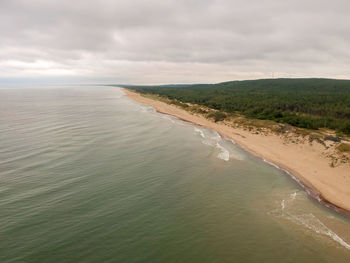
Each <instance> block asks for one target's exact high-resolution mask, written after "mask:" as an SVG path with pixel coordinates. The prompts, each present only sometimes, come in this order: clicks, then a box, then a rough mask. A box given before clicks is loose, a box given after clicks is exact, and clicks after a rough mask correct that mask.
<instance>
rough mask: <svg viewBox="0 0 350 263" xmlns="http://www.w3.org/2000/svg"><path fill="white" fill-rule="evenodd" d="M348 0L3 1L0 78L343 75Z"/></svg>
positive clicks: (349, 38)
mask: <svg viewBox="0 0 350 263" xmlns="http://www.w3.org/2000/svg"><path fill="white" fill-rule="evenodd" d="M349 9H350V2H348V1H345V0H335V1H332V2H330V1H324V0H306V1H298V0H293V1H292V0H283V1H276V0H265V1H261V0H259V1H258V0H250V1H247V0H245V1H243V0H231V1H228V0H221V1H220V0H177V1H170V0H162V1H159V0H158V1H156V0H147V1H146V0H129V1H124V0H117V1H115V0H114V1H113V0H110V1H109V0H99V1H97V0H95V1H92V0H81V1H78V0H75V1H53V0H31V1H27V0H2V1H1V2H0V36H1V37H0V40H1V41H0V77H32V76H36V77H60V76H61V77H67V76H74V77H81V78H89V79H93V78H97V77H98V78H99V79H101V78H106V79H108V80H109V81H110V80H111V79H112V80H115V81H116V82H118V81H124V82H129V83H157V82H216V81H225V80H232V79H246V78H261V77H271V74H272V73H273V72H275V76H280V77H289V76H290V77H306V76H315V77H338V78H350V67H349V65H350V51H349V48H348V47H349V46H350V35H349V33H348V32H350V23H349V22H348V11H349Z"/></svg>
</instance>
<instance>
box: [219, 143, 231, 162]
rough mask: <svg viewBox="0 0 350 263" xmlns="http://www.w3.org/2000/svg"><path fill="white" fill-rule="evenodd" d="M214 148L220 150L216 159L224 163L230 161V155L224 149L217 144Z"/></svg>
mask: <svg viewBox="0 0 350 263" xmlns="http://www.w3.org/2000/svg"><path fill="white" fill-rule="evenodd" d="M216 148H218V149H220V153H219V154H218V158H219V159H222V160H224V161H226V162H227V161H229V160H230V153H229V151H228V150H226V149H225V148H224V147H222V146H221V145H220V144H219V143H216Z"/></svg>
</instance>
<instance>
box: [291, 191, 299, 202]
mask: <svg viewBox="0 0 350 263" xmlns="http://www.w3.org/2000/svg"><path fill="white" fill-rule="evenodd" d="M296 196H297V192H294V193H293V194H290V199H292V200H294V199H295V197H296Z"/></svg>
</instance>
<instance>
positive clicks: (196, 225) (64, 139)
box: [0, 87, 350, 263]
mask: <svg viewBox="0 0 350 263" xmlns="http://www.w3.org/2000/svg"><path fill="white" fill-rule="evenodd" d="M349 244H350V222H349V220H348V219H345V218H342V217H341V216H338V215H336V214H334V213H332V212H330V211H328V210H326V209H324V208H323V207H321V206H319V205H318V204H316V203H314V202H313V201H310V200H309V199H308V198H307V197H306V195H305V193H304V192H303V191H302V189H301V188H300V187H299V186H298V185H297V184H296V183H295V182H294V181H292V180H291V179H290V178H289V177H288V176H287V175H286V174H284V173H283V172H281V171H279V170H278V169H276V168H274V167H272V166H271V165H269V164H267V163H264V162H263V161H261V160H259V159H257V158H255V157H253V156H250V155H248V154H246V153H245V152H243V151H242V150H241V149H240V148H238V147H237V146H236V145H235V144H234V143H233V142H231V141H229V140H225V139H222V138H220V136H219V135H218V134H217V133H215V132H213V131H210V130H206V129H203V128H198V127H195V126H192V125H191V124H188V123H184V122H182V121H179V120H176V119H175V118H172V117H169V116H165V115H161V114H159V113H156V112H154V110H152V109H151V108H149V107H147V106H143V105H140V104H137V103H135V102H133V101H130V100H129V99H128V98H125V97H124V96H123V94H122V92H121V91H120V90H119V89H117V88H110V87H45V88H18V87H17V88H14V87H11V88H4V87H3V88H1V89H0V262H318V263H319V262H347V263H348V262H350V246H349Z"/></svg>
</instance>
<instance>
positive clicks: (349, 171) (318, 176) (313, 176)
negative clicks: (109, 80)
mask: <svg viewBox="0 0 350 263" xmlns="http://www.w3.org/2000/svg"><path fill="white" fill-rule="evenodd" d="M122 90H123V91H124V92H125V94H126V95H127V96H128V97H129V98H131V99H133V100H135V101H137V102H139V103H143V104H147V105H149V106H152V107H154V108H155V109H156V110H157V111H158V112H160V113H164V114H169V115H172V116H175V117H177V118H179V119H181V120H184V121H188V122H191V123H194V124H196V125H200V126H204V127H207V128H210V129H213V130H216V131H217V132H218V133H220V134H221V135H222V136H225V137H227V138H230V139H232V140H234V141H235V142H236V143H238V144H239V145H240V146H241V147H242V148H244V149H245V150H247V151H249V152H251V153H252V154H254V155H256V156H259V157H261V158H263V159H264V160H266V161H268V162H270V163H273V164H275V165H277V166H279V167H280V168H281V169H284V170H286V171H287V172H289V173H290V174H291V176H293V177H295V179H296V180H297V181H299V182H300V184H301V185H302V186H303V187H304V189H305V190H306V191H307V192H308V194H309V195H310V196H311V197H312V198H314V199H315V200H317V201H319V202H320V203H322V204H323V205H325V206H327V207H329V208H330V209H332V210H335V211H337V212H339V213H342V214H346V215H348V216H350V165H349V163H345V164H342V165H339V166H336V167H331V166H330V164H329V163H330V162H329V159H328V158H327V157H326V156H325V155H324V154H323V152H324V146H323V145H321V144H319V143H313V144H310V143H299V144H293V143H288V144H286V143H285V141H284V140H283V139H282V138H281V137H280V136H278V135H276V134H267V135H261V134H254V133H252V132H250V131H248V130H244V129H240V128H233V127H229V126H227V125H225V124H223V123H215V122H213V121H210V120H208V119H206V118H204V117H202V116H197V115H193V114H191V113H189V112H187V111H185V110H183V109H181V108H179V107H177V106H174V105H169V104H166V103H164V102H161V101H158V100H153V99H150V98H146V97H143V96H141V95H140V94H138V93H136V92H132V91H130V90H127V89H124V88H122Z"/></svg>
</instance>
